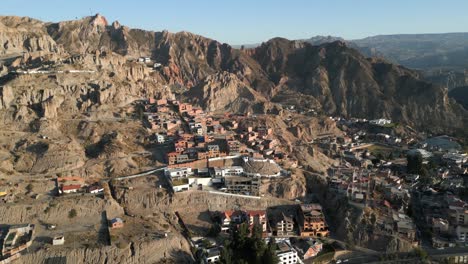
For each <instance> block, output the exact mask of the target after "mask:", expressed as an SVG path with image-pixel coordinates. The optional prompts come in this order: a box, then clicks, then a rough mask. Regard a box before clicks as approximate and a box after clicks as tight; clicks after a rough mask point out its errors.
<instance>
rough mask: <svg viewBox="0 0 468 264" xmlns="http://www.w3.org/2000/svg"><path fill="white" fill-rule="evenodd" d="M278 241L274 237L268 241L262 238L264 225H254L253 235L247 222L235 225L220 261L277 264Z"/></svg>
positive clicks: (234, 263) (231, 263) (226, 262)
mask: <svg viewBox="0 0 468 264" xmlns="http://www.w3.org/2000/svg"><path fill="white" fill-rule="evenodd" d="M276 247H277V246H276V242H275V240H274V239H273V238H272V239H271V240H270V242H269V243H266V242H265V240H264V239H263V238H262V227H261V226H260V225H254V226H253V230H252V235H250V230H249V226H248V225H247V224H246V223H243V224H241V225H240V226H238V227H237V226H234V228H233V231H232V232H231V237H230V239H229V240H226V242H225V244H224V248H223V250H222V252H221V259H220V262H221V263H224V264H247V263H249V264H250V263H259V264H260V263H262V264H276V263H279V259H278V257H277V256H276Z"/></svg>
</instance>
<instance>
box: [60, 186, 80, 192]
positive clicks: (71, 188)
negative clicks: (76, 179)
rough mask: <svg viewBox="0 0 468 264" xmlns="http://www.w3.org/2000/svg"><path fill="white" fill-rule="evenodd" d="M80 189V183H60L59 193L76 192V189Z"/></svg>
mask: <svg viewBox="0 0 468 264" xmlns="http://www.w3.org/2000/svg"><path fill="white" fill-rule="evenodd" d="M80 189H81V185H80V184H70V185H62V186H61V187H60V189H59V193H60V194H63V193H67V194H68V193H76V192H78V190H80Z"/></svg>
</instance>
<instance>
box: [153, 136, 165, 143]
mask: <svg viewBox="0 0 468 264" xmlns="http://www.w3.org/2000/svg"><path fill="white" fill-rule="evenodd" d="M154 136H155V137H156V142H157V143H159V144H163V143H165V142H166V135H162V134H155V135H154Z"/></svg>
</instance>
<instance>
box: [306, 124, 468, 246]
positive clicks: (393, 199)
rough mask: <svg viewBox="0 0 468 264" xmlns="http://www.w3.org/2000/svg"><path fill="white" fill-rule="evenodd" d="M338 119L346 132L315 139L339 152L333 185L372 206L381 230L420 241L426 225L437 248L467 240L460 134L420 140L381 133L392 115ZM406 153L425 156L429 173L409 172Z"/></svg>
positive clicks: (465, 160) (466, 162) (467, 164)
mask: <svg viewBox="0 0 468 264" xmlns="http://www.w3.org/2000/svg"><path fill="white" fill-rule="evenodd" d="M336 121H337V124H339V125H343V126H341V127H342V128H343V130H344V132H345V133H344V134H345V135H344V136H338V137H337V136H334V135H324V136H322V137H318V138H317V139H316V140H314V142H313V143H315V144H317V146H318V147H320V148H322V149H323V150H324V152H325V153H326V154H327V155H329V156H331V157H333V158H340V161H341V162H340V165H339V166H336V167H334V168H332V169H331V170H330V172H329V177H328V186H329V190H330V191H332V192H334V193H336V194H337V195H342V196H345V197H347V198H348V201H349V202H350V203H354V204H356V203H357V204H362V206H369V207H372V209H373V211H374V212H376V213H377V215H376V227H378V230H377V231H378V232H380V233H381V234H387V235H391V236H398V237H400V238H401V239H405V240H407V241H408V242H410V243H412V244H414V245H416V244H417V243H418V240H419V239H421V235H420V234H418V232H417V230H425V232H428V233H429V234H430V237H432V244H433V247H434V248H445V247H450V246H460V245H466V244H468V242H467V241H468V239H467V230H468V225H467V222H464V221H465V220H464V219H465V218H464V217H465V215H466V213H468V211H467V208H468V207H466V203H465V202H463V200H462V199H460V197H459V196H457V195H458V194H460V193H463V192H462V190H463V189H464V188H466V187H465V186H466V183H465V182H466V180H465V179H464V178H465V177H466V175H467V174H468V155H467V154H466V153H463V152H462V149H461V146H460V144H459V143H458V142H457V139H455V138H452V137H448V136H437V137H432V138H428V139H424V140H417V139H415V138H414V137H412V136H411V134H409V136H407V137H403V138H399V137H398V136H394V135H389V134H384V133H381V131H384V129H386V128H388V126H387V125H388V124H389V123H391V122H390V120H383V119H379V120H371V121H368V120H360V119H349V120H345V119H340V118H338V119H336ZM367 124H370V125H372V126H370V127H369V126H367ZM376 127H377V128H376ZM378 127H385V128H380V129H379V128H378ZM379 131H380V132H379ZM387 131H388V130H387ZM372 148H374V149H375V148H383V149H387V150H389V152H390V153H392V154H393V153H397V155H389V156H382V155H380V157H379V158H377V157H376V156H375V153H371V151H369V150H368V149H372ZM407 157H408V159H410V158H414V157H420V160H421V162H422V165H423V166H425V167H426V168H430V170H431V172H427V174H430V175H418V174H412V173H409V172H408V168H407ZM384 159H388V161H385V160H384ZM376 161H378V162H376ZM428 177H430V178H429V179H428ZM415 196H416V197H415ZM417 201H419V202H420V203H421V206H418V207H417V208H418V209H420V211H416V212H414V213H413V215H412V217H409V216H408V215H407V214H406V212H408V211H411V203H414V202H417ZM467 217H468V216H467ZM416 224H417V225H416ZM416 226H418V228H416ZM421 226H422V227H421Z"/></svg>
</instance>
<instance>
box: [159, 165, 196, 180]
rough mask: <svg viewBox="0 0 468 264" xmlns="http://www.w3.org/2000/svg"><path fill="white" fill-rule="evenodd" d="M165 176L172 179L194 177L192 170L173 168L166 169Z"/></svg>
mask: <svg viewBox="0 0 468 264" xmlns="http://www.w3.org/2000/svg"><path fill="white" fill-rule="evenodd" d="M164 174H165V175H166V176H167V177H170V178H171V179H177V178H187V177H189V176H192V175H193V171H192V168H190V167H188V168H172V169H169V168H167V169H165V170H164Z"/></svg>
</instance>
